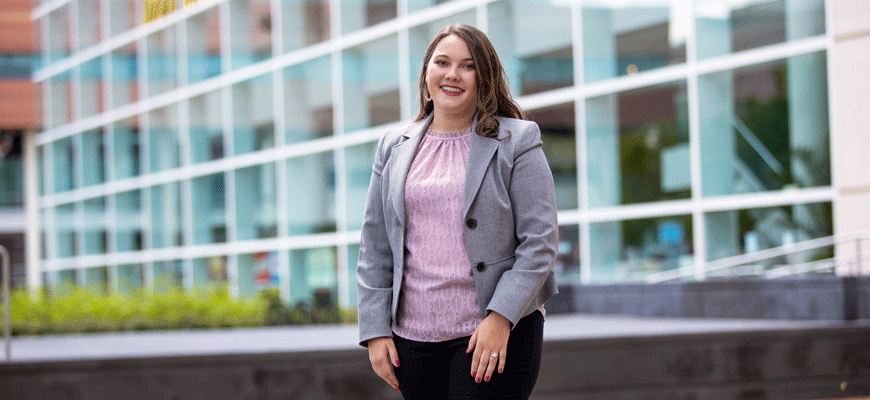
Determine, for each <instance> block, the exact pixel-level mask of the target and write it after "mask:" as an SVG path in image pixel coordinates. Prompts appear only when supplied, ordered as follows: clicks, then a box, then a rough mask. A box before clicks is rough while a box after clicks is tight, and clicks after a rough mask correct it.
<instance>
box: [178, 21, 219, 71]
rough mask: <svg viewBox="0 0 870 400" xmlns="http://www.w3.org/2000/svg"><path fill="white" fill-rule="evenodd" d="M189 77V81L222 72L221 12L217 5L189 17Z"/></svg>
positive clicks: (187, 24)
mask: <svg viewBox="0 0 870 400" xmlns="http://www.w3.org/2000/svg"><path fill="white" fill-rule="evenodd" d="M186 26H187V51H188V52H189V53H188V60H187V79H188V82H189V83H193V82H199V81H201V80H203V79H207V78H211V77H213V76H217V75H219V74H220V73H221V41H220V36H221V35H219V34H217V33H218V32H220V13H219V12H218V8H217V7H213V8H211V9H209V10H208V11H204V12H201V13H199V14H197V15H194V16H192V17H190V18H188V19H187V21H186Z"/></svg>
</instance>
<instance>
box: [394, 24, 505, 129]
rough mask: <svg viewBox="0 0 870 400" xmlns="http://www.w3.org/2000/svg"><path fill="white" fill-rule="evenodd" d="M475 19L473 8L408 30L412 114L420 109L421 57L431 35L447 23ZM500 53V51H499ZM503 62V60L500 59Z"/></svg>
mask: <svg viewBox="0 0 870 400" xmlns="http://www.w3.org/2000/svg"><path fill="white" fill-rule="evenodd" d="M476 21H477V13H476V12H475V11H474V10H469V11H466V12H462V13H459V14H455V15H451V16H449V17H446V18H441V19H439V20H435V21H432V22H430V23H428V24H424V25H420V26H416V27H412V28H411V29H409V30H408V41H409V46H408V55H409V56H410V58H411V59H410V63H409V64H408V65H410V68H411V70H410V74H409V77H410V79H411V82H410V86H409V88H411V104H410V110H411V114H412V115H417V113H418V112H419V110H420V98H419V96H420V83H419V82H420V71H422V70H423V57H425V56H426V48H427V47H429V42H430V41H431V40H432V38H433V37H435V35H436V34H437V33H438V31H440V30H441V28H444V27H445V26H447V25H453V24H460V23H461V24H468V25H475V22H476ZM499 55H501V53H499ZM502 62H504V60H502Z"/></svg>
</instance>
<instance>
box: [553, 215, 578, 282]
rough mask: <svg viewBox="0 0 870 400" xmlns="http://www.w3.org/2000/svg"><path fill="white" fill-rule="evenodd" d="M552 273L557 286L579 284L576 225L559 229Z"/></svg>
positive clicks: (563, 226)
mask: <svg viewBox="0 0 870 400" xmlns="http://www.w3.org/2000/svg"><path fill="white" fill-rule="evenodd" d="M553 273H554V274H555V275H556V282H558V283H559V284H567V283H579V282H580V230H579V229H578V227H577V225H562V226H560V227H559V247H558V248H557V253H556V263H555V264H554V265H553Z"/></svg>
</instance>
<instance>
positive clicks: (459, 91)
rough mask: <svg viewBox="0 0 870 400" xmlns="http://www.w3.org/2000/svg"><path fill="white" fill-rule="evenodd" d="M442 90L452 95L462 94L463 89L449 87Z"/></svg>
mask: <svg viewBox="0 0 870 400" xmlns="http://www.w3.org/2000/svg"><path fill="white" fill-rule="evenodd" d="M441 89H444V90H446V91H448V92H450V93H461V92H462V89H457V88H452V87H448V86H441Z"/></svg>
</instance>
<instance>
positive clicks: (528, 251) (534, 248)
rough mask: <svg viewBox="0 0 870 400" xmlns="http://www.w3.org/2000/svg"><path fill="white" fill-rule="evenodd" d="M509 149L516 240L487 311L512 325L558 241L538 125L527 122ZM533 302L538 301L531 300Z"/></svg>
mask: <svg viewBox="0 0 870 400" xmlns="http://www.w3.org/2000/svg"><path fill="white" fill-rule="evenodd" d="M527 126H528V128H526V129H527V131H526V132H523V133H524V134H522V135H515V136H514V137H516V138H517V139H519V141H518V143H517V145H516V147H515V154H514V165H513V169H512V173H511V180H510V187H509V196H510V201H511V209H512V212H513V218H514V222H515V234H516V238H517V241H518V245H517V248H516V250H515V252H514V255H515V257H516V259H515V261H514V265H513V267H512V268H511V269H510V270H508V271H505V273H504V274H502V276H501V278H500V279H499V281H498V284H497V285H496V288H495V293H494V294H493V297H492V300H491V301H490V303H489V304H488V305H487V310H491V311H495V312H498V313H499V314H501V315H503V316H505V317H506V318H508V319H509V320H510V321H511V323H512V324H513V325H512V326H516V324H517V322H518V321H519V320H520V318H522V317H524V316H525V315H523V313H524V312H526V311H527V310H528V309H529V308H530V307H531V306H532V305H533V303H534V302H536V301H537V302H541V303H542V302H543V301H545V300H546V299H543V300H541V299H539V298H538V297H539V295H540V291H541V287H542V286H543V285H544V283H545V281H546V280H547V278H548V277H549V276H550V274H552V271H553V264H554V263H555V261H556V251H557V246H558V243H557V241H558V222H557V220H556V190H555V185H554V183H553V173H552V171H551V170H550V166H549V164H548V163H547V159H546V156H545V155H544V150H543V149H542V147H541V145H542V142H541V130H540V128H538V125H537V124H535V123H531V124H530V125H527ZM537 306H539V305H537Z"/></svg>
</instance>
